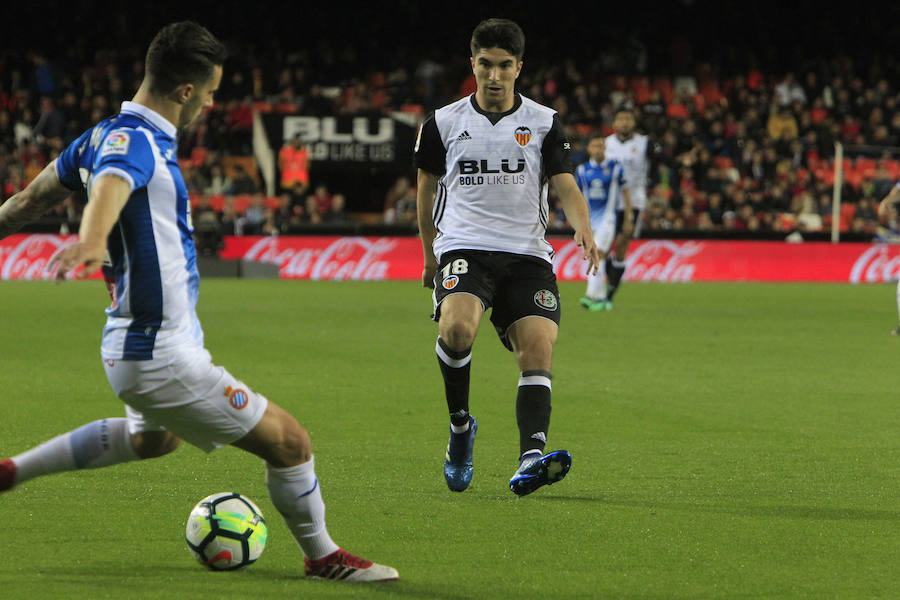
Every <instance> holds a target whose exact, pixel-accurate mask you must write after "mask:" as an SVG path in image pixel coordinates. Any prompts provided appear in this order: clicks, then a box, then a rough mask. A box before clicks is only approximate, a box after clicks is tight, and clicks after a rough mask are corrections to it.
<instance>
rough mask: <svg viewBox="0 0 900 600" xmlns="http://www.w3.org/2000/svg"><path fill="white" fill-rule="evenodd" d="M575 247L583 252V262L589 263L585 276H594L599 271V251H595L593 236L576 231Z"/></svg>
mask: <svg viewBox="0 0 900 600" xmlns="http://www.w3.org/2000/svg"><path fill="white" fill-rule="evenodd" d="M575 245H577V246H580V247H581V249H582V250H584V260H586V261H589V263H588V268H587V274H588V275H596V274H597V273H598V272H599V271H600V250H598V249H597V244H596V243H595V242H594V236H593V235H592V234H585V232H583V231H576V232H575Z"/></svg>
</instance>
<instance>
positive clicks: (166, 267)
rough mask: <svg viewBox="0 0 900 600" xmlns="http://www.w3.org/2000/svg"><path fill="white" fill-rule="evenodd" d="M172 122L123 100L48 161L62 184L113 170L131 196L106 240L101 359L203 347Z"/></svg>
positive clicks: (86, 181)
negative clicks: (107, 292) (106, 304)
mask: <svg viewBox="0 0 900 600" xmlns="http://www.w3.org/2000/svg"><path fill="white" fill-rule="evenodd" d="M175 134H176V128H175V126H174V125H173V124H172V123H170V122H169V121H167V120H166V119H165V118H163V117H162V116H161V115H159V114H158V113H156V112H155V111H153V110H151V109H149V108H147V107H146V106H143V105H141V104H137V103H134V102H123V103H122V108H121V111H120V112H119V114H118V115H115V116H113V117H110V118H108V119H106V120H104V121H101V122H100V123H98V124H97V125H95V126H94V127H92V128H91V129H88V130H87V131H85V132H84V133H83V134H82V135H81V136H80V137H79V138H78V139H76V140H75V141H74V142H72V144H71V145H69V147H68V148H66V149H65V150H64V151H63V152H62V154H61V155H60V156H59V158H58V159H57V160H56V173H57V175H58V176H59V180H60V182H62V184H63V185H65V186H66V187H68V188H70V189H73V190H74V189H78V188H79V187H81V186H84V187H85V188H86V189H87V190H88V194H90V187H91V183H92V181H93V180H95V179H96V178H97V177H99V176H100V175H104V174H111V173H112V174H116V175H118V176H120V177H122V178H123V179H125V180H126V181H128V182H129V183H130V184H131V196H130V197H129V198H128V202H127V203H126V204H125V207H124V208H123V210H122V213H121V214H120V215H119V221H118V222H117V223H116V225H115V226H114V227H113V230H112V232H111V233H110V235H109V238H108V239H107V250H108V261H107V262H106V263H105V264H104V266H103V275H104V277H105V278H106V281H107V284H108V285H109V287H110V296H111V297H112V305H111V306H110V307H109V308H107V309H106V314H107V321H106V326H105V327H104V329H103V345H102V348H101V354H102V356H103V358H104V359H122V360H149V359H151V358H157V357H159V356H161V355H162V354H164V353H165V352H166V351H167V350H171V349H174V348H176V347H185V346H187V347H200V348H202V347H203V331H202V329H201V327H200V322H199V320H198V319H197V312H196V305H197V297H198V293H199V282H200V279H199V275H198V272H197V253H196V249H195V247H194V240H193V237H192V233H193V226H192V225H191V217H190V199H189V197H188V192H187V187H186V186H185V184H184V178H183V177H182V175H181V169H180V168H179V166H178V160H177V157H176V154H177V145H176V140H175Z"/></svg>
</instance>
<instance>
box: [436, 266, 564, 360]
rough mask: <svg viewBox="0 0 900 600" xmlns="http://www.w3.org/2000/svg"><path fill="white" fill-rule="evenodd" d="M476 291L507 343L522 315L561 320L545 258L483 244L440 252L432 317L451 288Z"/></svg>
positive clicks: (454, 291) (553, 279) (556, 290)
mask: <svg viewBox="0 0 900 600" xmlns="http://www.w3.org/2000/svg"><path fill="white" fill-rule="evenodd" d="M461 292H462V293H467V294H472V295H473V296H476V297H478V299H479V300H481V304H482V305H483V306H484V309H485V310H487V309H488V308H491V309H492V310H491V323H493V325H494V329H496V330H497V335H498V336H499V337H500V341H501V342H503V345H504V346H506V347H507V349H509V350H512V345H511V344H510V342H509V338H508V336H507V333H508V330H509V327H510V325H512V324H513V323H515V322H516V321H518V320H519V319H521V318H523V317H530V316H538V317H545V318H547V319H550V320H551V321H553V322H554V323H556V324H557V325H559V314H560V311H559V287H558V286H557V285H556V275H555V274H554V273H553V267H552V265H551V264H550V263H548V262H547V261H546V260H543V259H540V258H537V257H534V256H526V255H523V254H512V253H509V252H488V251H484V250H450V251H448V252H444V254H443V255H442V256H441V262H440V264H439V265H438V271H437V274H435V276H434V314H433V315H432V318H433V319H434V320H435V321H438V320H440V318H441V302H442V301H443V300H444V298H446V297H447V296H449V295H450V294H457V293H461Z"/></svg>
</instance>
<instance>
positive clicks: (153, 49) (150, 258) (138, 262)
mask: <svg viewBox="0 0 900 600" xmlns="http://www.w3.org/2000/svg"><path fill="white" fill-rule="evenodd" d="M225 57H226V55H225V48H224V46H222V44H221V43H220V42H219V41H218V40H217V39H216V38H215V37H214V36H213V35H212V34H211V33H210V32H209V31H208V30H206V29H205V28H204V27H202V26H200V25H198V24H196V23H193V22H190V21H182V22H179V23H173V24H170V25H167V26H166V27H164V28H163V29H161V30H160V31H159V33H157V35H156V37H155V38H154V39H153V41H152V42H151V44H150V47H149V49H148V50H147V55H146V60H145V65H146V69H145V76H144V80H143V81H142V83H141V86H140V88H139V89H138V91H137V93H136V94H135V96H134V99H133V100H132V101H131V102H124V103H123V104H122V109H121V111H120V112H119V114H117V115H115V116H113V117H110V118H108V119H106V120H105V121H102V122H100V123H99V124H97V125H96V126H94V127H92V128H91V129H89V130H87V131H86V132H84V134H82V135H81V136H80V137H79V138H78V139H77V140H75V141H74V142H73V143H72V144H71V145H70V146H69V147H68V148H67V149H66V150H65V151H64V152H63V153H62V154H61V155H60V156H59V158H58V159H56V160H55V161H53V162H52V163H51V164H50V165H48V166H47V168H45V169H44V170H43V171H42V172H41V173H40V175H38V177H37V178H35V180H34V181H33V182H32V183H31V184H30V185H29V186H28V187H27V188H26V189H25V190H23V191H22V192H20V193H19V194H16V195H15V196H13V197H12V198H10V199H9V200H8V201H7V202H6V203H5V204H4V205H3V206H2V207H0V238H2V237H4V236H6V235H9V234H10V233H12V232H14V231H16V230H17V229H19V228H20V227H21V226H22V225H24V224H25V223H27V222H29V221H31V220H33V219H35V218H37V217H38V216H40V215H41V214H43V212H44V211H46V210H47V209H48V208H49V207H51V206H53V205H54V204H56V203H58V202H60V201H62V200H63V199H65V198H66V197H67V196H68V195H69V194H70V193H71V192H72V191H73V190H75V189H78V188H79V187H82V186H83V187H84V188H86V189H87V192H88V204H87V206H86V208H85V211H84V217H83V220H82V224H81V228H80V231H79V240H78V241H77V242H76V243H74V244H72V245H71V246H68V247H66V248H65V249H64V250H62V251H61V252H60V253H59V254H58V255H57V256H56V258H55V262H56V263H58V267H59V271H58V277H59V278H60V279H65V277H66V275H67V274H68V273H70V272H72V271H75V273H76V276H77V277H85V276H88V275H91V274H92V273H94V272H96V271H97V270H98V269H100V268H101V267H102V269H103V275H104V278H105V279H106V282H107V286H108V287H109V291H110V296H111V298H112V304H111V306H110V307H109V308H108V309H107V311H106V313H107V322H106V327H105V328H104V330H103V342H102V347H101V357H102V359H103V365H104V368H105V370H106V376H107V379H108V380H109V383H110V386H111V387H112V389H113V390H114V391H115V393H116V395H118V396H119V398H121V399H122V400H123V401H124V402H125V404H126V407H125V411H126V417H125V418H106V419H101V420H99V421H94V422H93V423H88V424H87V425H84V426H82V427H80V428H78V429H75V430H73V431H70V432H68V433H65V434H63V435H60V436H58V437H56V438H53V439H51V440H49V441H47V442H45V443H44V444H41V445H40V446H37V447H36V448H32V449H30V450H27V451H25V452H23V453H21V454H19V455H16V456H14V457H12V458H11V459H6V460H3V461H0V491H4V490H9V489H11V488H12V487H13V486H14V485H19V484H22V483H24V482H26V481H28V480H30V479H33V478H35V477H38V476H41V475H48V474H51V473H57V472H60V471H68V470H73V469H90V468H99V467H105V466H109V465H114V464H118V463H123V462H128V461H132V460H136V459H146V458H154V457H158V456H162V455H164V454H168V453H169V452H172V451H173V450H175V449H176V448H177V447H178V446H179V444H180V443H181V440H182V439H183V440H187V441H188V442H190V443H191V444H193V445H195V446H197V447H198V448H200V449H202V450H205V451H207V452H210V451H212V450H214V449H216V448H219V447H221V446H224V445H226V444H231V445H233V446H236V447H238V448H241V449H243V450H246V451H248V452H251V453H253V454H255V455H257V456H259V457H261V458H262V459H263V460H264V461H265V463H266V485H267V487H268V490H269V495H270V497H271V499H272V503H273V504H274V505H275V507H276V508H277V509H278V511H279V512H280V513H281V514H282V516H283V517H284V519H285V522H286V523H287V525H288V528H289V529H290V531H291V533H292V534H293V535H294V537H295V539H296V540H297V543H298V544H299V545H300V547H301V549H302V551H303V554H304V556H305V565H306V575H307V577H312V578H326V579H340V580H343V581H379V580H387V579H397V571H396V570H395V569H393V568H391V567H387V566H383V565H378V564H375V563H372V562H371V561H367V560H364V559H361V558H359V557H357V556H354V555H352V554H350V553H348V552H346V551H345V550H343V549H341V548H340V547H338V546H337V544H335V543H334V541H332V539H331V537H329V535H328V531H327V530H326V528H325V505H324V503H323V501H322V494H321V489H320V487H319V481H318V479H317V477H316V474H315V469H314V459H313V455H312V447H311V444H310V439H309V434H308V433H307V432H306V430H304V429H303V428H302V427H301V426H300V424H299V423H297V421H296V419H294V417H293V416H291V415H290V414H289V413H287V412H286V411H285V410H284V409H282V408H280V407H279V406H277V405H276V404H275V403H273V402H269V401H268V400H267V399H266V398H265V397H264V396H262V395H260V394H258V393H256V392H254V391H253V390H251V389H250V388H249V387H248V386H247V385H246V384H244V383H243V382H241V381H239V380H238V379H236V378H235V377H234V376H232V375H231V374H230V373H229V372H228V371H226V370H225V369H224V368H222V367H219V366H216V365H214V364H213V363H212V360H211V357H210V354H209V352H208V351H207V350H206V349H205V348H204V345H203V331H202V329H201V328H200V322H199V321H198V319H197V313H196V310H195V307H196V303H197V297H198V284H199V277H198V274H197V260H196V250H195V248H194V243H193V240H192V237H191V234H192V231H193V229H192V226H191V218H190V205H189V198H188V194H187V188H186V187H185V183H184V180H183V178H182V176H181V171H180V169H179V167H178V162H177V159H176V139H175V136H176V133H177V130H178V128H180V127H184V126H186V125H188V124H189V123H191V122H192V121H193V120H194V119H195V118H196V117H197V116H198V115H199V114H200V113H201V111H203V110H204V109H205V108H207V107H209V106H211V105H212V103H213V94H214V93H215V91H216V89H217V88H218V87H219V82H220V81H221V78H222V65H223V63H224V61H225ZM80 267H83V270H80V271H76V269H79V268H80ZM218 558H219V557H216V559H218ZM221 560H223V561H225V563H224V564H218V566H219V567H222V568H225V567H228V566H229V564H228V561H229V560H230V558H227V557H226V558H222V559H221Z"/></svg>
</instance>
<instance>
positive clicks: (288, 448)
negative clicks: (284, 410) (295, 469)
mask: <svg viewBox="0 0 900 600" xmlns="http://www.w3.org/2000/svg"><path fill="white" fill-rule="evenodd" d="M267 454H268V456H267V457H266V462H268V463H269V464H270V465H272V466H273V467H279V468H281V467H292V466H294V465H299V464H300V463H305V462H307V461H308V460H309V459H310V458H311V457H312V440H310V437H309V432H307V431H306V429H304V428H303V427H302V426H301V425H300V424H299V423H298V422H297V420H296V419H294V418H293V417H290V418H289V419H284V420H283V421H282V427H280V428H279V430H278V432H277V433H276V434H275V435H273V436H272V437H271V438H270V440H269V449H268V452H267Z"/></svg>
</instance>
